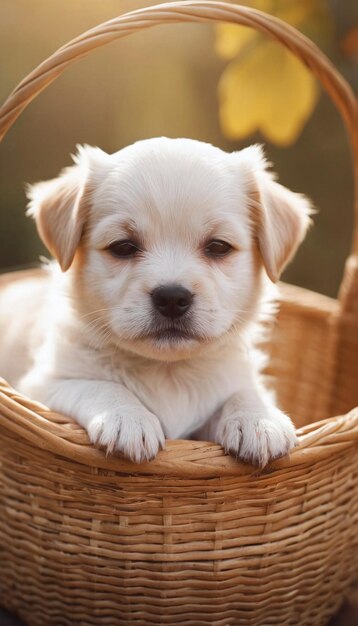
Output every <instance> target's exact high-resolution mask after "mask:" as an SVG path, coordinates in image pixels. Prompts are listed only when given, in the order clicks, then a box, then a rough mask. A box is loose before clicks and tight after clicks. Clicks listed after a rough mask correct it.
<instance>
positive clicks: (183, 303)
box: [151, 285, 193, 319]
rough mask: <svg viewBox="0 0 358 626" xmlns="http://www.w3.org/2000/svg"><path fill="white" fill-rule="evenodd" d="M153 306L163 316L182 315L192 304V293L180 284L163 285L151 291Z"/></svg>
mask: <svg viewBox="0 0 358 626" xmlns="http://www.w3.org/2000/svg"><path fill="white" fill-rule="evenodd" d="M151 298H152V302H153V304H154V307H155V309H156V310H157V311H159V313H160V314H161V315H163V316H164V317H169V318H170V319H176V318H178V317H182V315H184V313H186V312H187V311H188V310H189V309H190V307H191V304H192V301H193V294H192V293H191V292H190V291H189V290H188V289H185V287H182V286H181V285H164V286H162V287H157V288H156V289H154V291H153V292H152V293H151Z"/></svg>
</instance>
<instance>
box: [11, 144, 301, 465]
mask: <svg viewBox="0 0 358 626" xmlns="http://www.w3.org/2000/svg"><path fill="white" fill-rule="evenodd" d="M265 168H266V164H265V161H264V158H263V156H262V151H261V149H260V148H259V147H258V146H252V147H251V148H248V149H246V150H243V151H241V152H239V153H234V154H226V153H224V152H222V151H221V150H219V149H218V148H214V147H213V146H210V145H207V144H204V143H200V142H196V141H192V140H188V139H177V140H172V139H165V138H160V139H152V140H147V141H143V142H138V143H136V144H134V145H132V146H129V147H127V148H124V149H123V150H120V151H119V152H117V153H116V154H113V155H107V154H105V153H104V152H102V151H101V150H99V149H98V148H90V147H88V146H87V147H84V148H80V149H79V152H78V154H77V156H76V157H75V165H74V166H72V168H68V169H67V170H65V171H64V172H63V173H62V175H61V176H60V177H59V178H58V179H54V180H53V181H49V182H47V183H40V184H39V185H35V186H34V187H32V188H31V189H30V191H29V197H30V200H31V202H30V209H29V212H30V214H31V215H32V216H33V217H34V218H35V219H36V222H37V226H38V230H39V233H40V236H41V237H42V239H43V241H44V242H45V244H46V245H47V247H48V248H49V250H50V251H51V252H52V253H53V254H54V255H55V256H56V257H57V260H58V262H59V264H60V266H61V267H62V269H63V270H68V271H65V272H61V271H60V269H59V268H58V266H57V267H56V265H55V264H53V265H51V266H50V267H49V270H48V277H47V278H46V279H43V278H42V279H41V280H40V283H39V284H38V285H37V286H36V288H37V290H38V295H37V298H36V302H37V303H38V304H39V306H38V307H36V310H33V309H31V310H30V309H29V307H28V304H27V303H26V301H25V298H24V297H23V291H22V289H23V286H21V284H18V285H17V286H16V285H15V287H14V289H13V290H12V292H11V294H9V290H8V291H5V292H4V293H3V294H2V299H3V301H4V302H5V305H6V302H9V301H10V300H9V298H10V296H11V302H12V304H11V306H8V307H7V308H8V315H4V316H3V319H2V321H3V323H4V327H5V326H6V328H7V329H9V328H10V329H11V324H16V341H15V339H14V338H13V341H11V340H9V341H7V342H6V341H4V342H3V349H2V350H1V356H0V359H1V360H2V363H0V373H1V374H2V375H4V376H5V377H7V376H8V377H9V378H10V379H11V382H12V383H13V384H14V385H16V386H17V387H18V388H19V389H20V390H21V391H22V392H24V393H27V394H29V395H30V396H31V397H33V398H34V399H37V400H40V401H41V402H43V403H45V404H47V405H48V406H50V407H51V408H52V409H53V410H57V411H60V412H63V413H65V414H67V415H69V416H71V417H72V418H74V419H75V420H77V421H78V422H79V423H80V424H82V426H84V427H85V428H86V429H87V431H88V434H89V437H90V439H91V441H93V442H94V443H97V444H99V445H101V446H103V447H104V448H106V450H107V452H114V451H119V452H121V453H123V454H124V455H125V456H127V457H128V458H130V459H132V460H134V461H136V462H142V461H146V460H149V459H151V458H153V457H154V456H155V455H156V454H157V452H158V450H159V449H160V448H162V447H163V446H164V438H165V437H166V438H183V437H190V436H197V437H201V438H208V439H212V440H215V441H217V442H219V443H221V444H223V445H224V447H225V449H226V450H227V451H229V452H230V453H231V454H233V455H235V456H237V457H239V458H242V459H244V460H248V461H251V462H253V463H256V464H259V465H261V466H263V465H265V464H266V463H267V462H268V461H269V460H270V459H271V458H275V457H277V456H281V455H283V454H286V453H287V452H288V451H289V450H290V449H291V448H292V447H293V446H294V445H295V442H296V437H295V432H294V427H293V425H292V422H291V420H290V419H289V417H287V416H286V415H284V414H283V413H282V412H281V411H280V410H279V409H277V407H276V406H275V404H274V401H273V400H272V398H271V396H270V395H269V393H268V392H267V391H266V390H265V388H264V387H263V384H262V381H261V378H260V358H259V357H258V356H257V352H256V351H255V350H254V341H255V339H256V329H257V322H258V321H259V319H260V316H261V314H262V311H263V307H264V302H265V300H267V294H268V290H269V280H268V277H267V274H268V275H269V276H270V278H271V279H272V280H276V279H277V278H278V276H279V274H280V272H281V271H282V269H283V267H284V266H285V264H286V263H287V262H288V261H289V260H290V258H291V257H292V255H293V254H294V252H295V250H296V248H297V246H298V245H299V243H300V241H301V240H302V238H303V236H304V234H305V232H306V229H307V226H308V222H309V219H308V215H309V206H308V203H307V201H306V200H305V199H304V198H302V197H301V196H297V195H296V194H293V193H292V192H290V191H288V190H285V189H284V188H282V187H281V186H280V185H278V184H277V183H276V182H274V181H273V179H272V176H271V175H270V174H268V173H267V172H266V169H265ZM133 232H134V233H135V234H136V237H137V238H138V241H140V243H141V248H142V253H141V255H140V256H139V257H138V258H134V259H126V260H124V259H118V258H114V257H113V256H112V255H111V254H110V253H109V252H108V250H107V248H108V246H109V245H110V244H111V243H113V242H114V241H118V240H122V239H129V238H131V237H132V234H133ZM212 239H215V240H217V239H219V240H224V241H226V242H228V243H230V244H231V245H232V246H233V251H232V252H231V253H230V254H229V255H228V256H226V257H224V258H219V259H217V258H216V259H212V258H208V256H207V255H206V254H205V252H204V249H205V244H206V243H207V241H208V240H212ZM264 268H265V269H266V271H265V269H264ZM173 283H176V284H180V285H181V286H183V287H185V288H186V289H188V290H189V291H191V292H192V293H193V294H194V300H193V306H192V308H191V309H190V311H189V313H188V316H184V318H183V320H184V321H180V324H181V323H183V324H184V325H185V328H186V329H188V330H190V332H191V333H192V337H190V338H171V339H168V337H166V336H165V337H164V335H163V336H161V331H158V323H159V325H160V324H161V325H162V326H163V327H164V326H165V325H167V326H168V325H169V322H167V320H165V319H163V320H159V322H158V315H157V316H156V317H155V315H154V312H153V304H152V300H151V297H150V294H151V292H152V291H153V290H154V289H155V288H156V287H158V286H162V285H167V284H173ZM14 293H15V296H14ZM39 294H40V295H39ZM24 295H25V294H24ZM14 297H15V300H14ZM14 307H16V311H19V314H16V319H15V316H14V315H12V314H11V311H13V310H14ZM5 313H6V311H5ZM29 315H30V323H31V327H32V328H33V332H32V333H30V332H29V325H30V323H29V319H28V317H29ZM180 319H181V318H180ZM0 324H1V320H0ZM155 324H157V326H156V329H157V330H156V332H157V334H156V336H155V337H153V336H152V335H151V336H149V335H150V333H152V330H153V325H155ZM7 333H8V336H10V335H11V330H8V331H7ZM30 339H31V346H30V345H29V340H30ZM15 343H16V350H17V354H19V351H20V352H21V349H23V350H25V346H26V354H25V352H23V354H24V357H25V356H26V355H27V358H26V359H25V358H23V359H17V360H18V366H17V368H16V370H17V371H14V369H15V368H14V367H13V366H12V367H8V366H7V362H8V359H9V354H11V351H12V350H14V345H15ZM21 346H22V348H21ZM195 433H196V434H195Z"/></svg>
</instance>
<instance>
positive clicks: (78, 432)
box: [0, 378, 358, 478]
mask: <svg viewBox="0 0 358 626" xmlns="http://www.w3.org/2000/svg"><path fill="white" fill-rule="evenodd" d="M0 405H1V408H2V411H1V413H0V426H1V427H2V428H3V429H5V430H7V431H8V432H10V433H12V434H13V435H14V436H16V439H17V440H21V439H23V440H25V441H27V442H29V443H31V444H32V445H34V446H35V447H38V448H40V449H43V450H47V451H49V452H52V453H54V454H56V455H59V456H61V457H64V458H66V459H68V460H70V461H74V462H76V463H81V464H83V465H90V466H92V467H96V468H99V469H105V470H112V471H115V472H119V473H123V474H131V475H133V474H139V475H170V476H180V477H190V478H211V477H222V476H231V475H236V476H246V475H247V476H250V475H255V476H256V477H257V475H258V474H260V473H261V472H260V471H259V470H258V468H255V467H253V466H251V465H249V464H248V463H243V462H241V461H237V460H236V459H234V458H232V457H231V456H229V455H228V454H226V453H225V451H224V449H223V448H222V446H220V445H218V444H214V443H211V442H206V441H189V440H181V439H178V440H167V441H166V448H165V450H163V451H161V452H159V454H158V456H157V457H156V458H155V459H154V460H153V461H150V462H148V463H142V464H136V463H132V462H131V461H128V460H127V459H125V458H123V457H121V456H120V455H113V456H106V454H105V452H104V451H102V450H99V449H97V448H95V447H94V446H92V444H91V443H90V441H89V439H88V436H87V433H86V431H85V430H84V429H83V428H82V427H81V426H79V425H78V424H76V423H75V422H73V421H72V420H71V419H70V418H68V417H66V416H64V415H61V414H60V413H56V412H54V411H50V409H48V408H47V407H45V406H44V405H42V404H40V403H38V402H35V401H33V400H31V399H29V398H27V397H26V396H24V395H23V394H20V393H19V392H18V391H16V390H14V389H13V388H11V387H10V386H9V384H8V383H7V382H6V381H5V380H4V379H2V378H0ZM297 434H298V440H299V445H298V446H297V447H296V448H295V449H294V450H292V451H291V453H290V455H289V456H287V457H284V458H281V459H277V460H276V461H272V462H271V463H270V464H269V465H268V466H267V467H266V468H265V469H264V471H263V473H264V474H265V475H266V474H268V473H272V472H275V471H280V472H282V471H283V472H284V471H286V470H290V471H291V470H292V468H293V467H295V466H301V465H303V464H308V465H310V464H313V463H316V462H318V461H320V460H322V459H324V458H327V457H329V456H332V455H334V454H335V453H337V452H338V453H341V452H342V450H346V449H348V448H351V447H352V446H355V445H357V444H358V407H357V408H355V409H353V410H352V411H350V412H349V413H347V414H346V415H341V416H336V417H330V418H328V419H325V420H321V421H317V422H314V423H312V424H309V425H307V426H304V427H302V428H300V429H298V431H297Z"/></svg>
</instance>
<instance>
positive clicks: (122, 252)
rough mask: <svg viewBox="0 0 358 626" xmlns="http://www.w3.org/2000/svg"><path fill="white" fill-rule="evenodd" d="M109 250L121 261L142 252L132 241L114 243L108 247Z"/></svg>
mask: <svg viewBox="0 0 358 626" xmlns="http://www.w3.org/2000/svg"><path fill="white" fill-rule="evenodd" d="M107 250H109V252H110V253H111V254H112V255H113V256H116V257H118V258H119V259H128V258H130V257H133V256H135V255H136V254H137V253H138V252H140V249H139V248H138V246H137V245H136V244H135V243H133V241H131V240H130V239H125V240H123V241H114V242H113V243H111V245H110V246H108V248H107Z"/></svg>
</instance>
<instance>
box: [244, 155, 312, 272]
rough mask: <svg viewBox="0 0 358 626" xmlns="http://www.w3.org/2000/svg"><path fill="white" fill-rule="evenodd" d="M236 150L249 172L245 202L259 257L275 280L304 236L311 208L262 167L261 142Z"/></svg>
mask: <svg viewBox="0 0 358 626" xmlns="http://www.w3.org/2000/svg"><path fill="white" fill-rule="evenodd" d="M239 154H240V157H241V159H242V164H243V166H244V167H245V168H246V169H247V173H248V174H249V179H248V180H249V187H248V193H249V203H250V209H251V211H252V222H253V225H254V229H255V233H256V236H257V240H258V244H259V249H260V253H261V256H262V260H263V263H264V266H265V269H266V272H267V274H268V276H269V278H270V279H271V280H272V282H277V280H278V279H279V278H280V275H281V273H282V271H283V270H284V268H285V267H286V265H287V263H288V262H289V261H290V260H291V259H292V257H293V256H294V254H295V252H296V250H297V248H298V246H299V245H300V243H301V242H302V240H303V239H304V237H305V235H306V232H307V229H308V227H309V225H310V223H311V220H310V217H309V216H310V214H312V213H313V211H312V208H311V205H310V203H309V201H308V200H307V199H306V198H305V197H304V196H302V195H300V194H297V193H294V192H292V191H290V190H289V189H286V187H283V186H282V185H279V184H278V183H277V182H275V180H274V177H273V175H272V174H270V173H269V172H267V171H266V167H267V162H266V160H265V158H264V155H263V151H262V148H261V146H251V147H250V148H246V149H245V150H242V151H241V152H240V153H239Z"/></svg>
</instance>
